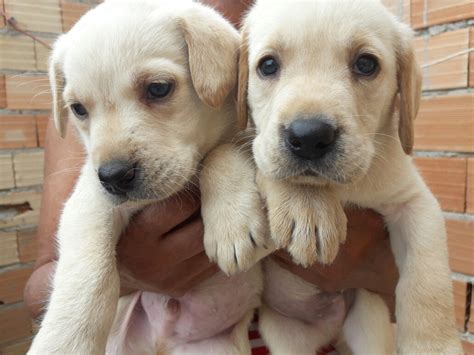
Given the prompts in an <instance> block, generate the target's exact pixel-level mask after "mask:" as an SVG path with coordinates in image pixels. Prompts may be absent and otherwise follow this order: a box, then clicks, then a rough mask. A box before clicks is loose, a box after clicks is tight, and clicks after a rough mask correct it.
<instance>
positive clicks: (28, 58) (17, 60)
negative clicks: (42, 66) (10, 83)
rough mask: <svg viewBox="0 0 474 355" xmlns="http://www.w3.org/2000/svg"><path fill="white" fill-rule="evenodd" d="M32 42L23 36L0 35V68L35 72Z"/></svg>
mask: <svg viewBox="0 0 474 355" xmlns="http://www.w3.org/2000/svg"><path fill="white" fill-rule="evenodd" d="M34 48H35V47H34V44H33V40H32V39H31V38H29V37H27V36H24V35H18V34H15V35H7V34H1V35H0V52H1V53H2V55H1V56H0V68H2V69H13V70H35V68H36V61H35V49H34Z"/></svg>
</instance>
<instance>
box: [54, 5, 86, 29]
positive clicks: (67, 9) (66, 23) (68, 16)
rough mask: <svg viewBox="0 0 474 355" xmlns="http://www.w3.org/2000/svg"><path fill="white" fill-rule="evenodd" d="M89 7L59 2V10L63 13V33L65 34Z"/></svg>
mask: <svg viewBox="0 0 474 355" xmlns="http://www.w3.org/2000/svg"><path fill="white" fill-rule="evenodd" d="M89 9H90V6H89V5H87V4H81V3H77V2H70V1H64V0H62V1H61V10H62V13H63V31H64V32H67V31H69V30H70V29H71V27H72V26H73V25H74V24H75V23H76V22H77V20H79V18H80V17H81V16H82V15H84V14H85V13H86V12H87V11H88V10H89Z"/></svg>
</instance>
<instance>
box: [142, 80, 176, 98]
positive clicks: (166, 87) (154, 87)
mask: <svg viewBox="0 0 474 355" xmlns="http://www.w3.org/2000/svg"><path fill="white" fill-rule="evenodd" d="M172 88H173V83H171V82H168V81H160V82H157V83H151V84H149V85H148V86H147V88H146V97H147V99H148V100H158V99H162V98H164V97H166V96H168V95H169V93H170V92H171V89H172Z"/></svg>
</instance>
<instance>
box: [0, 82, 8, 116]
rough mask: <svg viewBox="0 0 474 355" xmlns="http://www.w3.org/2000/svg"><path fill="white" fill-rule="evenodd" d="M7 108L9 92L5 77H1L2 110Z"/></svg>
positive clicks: (0, 103)
mask: <svg viewBox="0 0 474 355" xmlns="http://www.w3.org/2000/svg"><path fill="white" fill-rule="evenodd" d="M5 107H7V90H6V89H5V75H0V108H5Z"/></svg>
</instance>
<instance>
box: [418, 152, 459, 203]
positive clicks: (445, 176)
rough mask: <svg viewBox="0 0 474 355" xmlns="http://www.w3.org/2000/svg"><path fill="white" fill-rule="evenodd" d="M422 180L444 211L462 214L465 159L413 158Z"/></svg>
mask: <svg viewBox="0 0 474 355" xmlns="http://www.w3.org/2000/svg"><path fill="white" fill-rule="evenodd" d="M415 163H416V166H417V167H418V169H419V170H420V173H421V175H422V176H423V179H424V180H425V181H426V183H427V184H428V186H429V187H430V189H431V191H432V192H433V194H434V195H435V196H436V198H437V199H438V201H439V203H440V205H441V208H442V209H443V210H444V211H454V212H464V204H465V196H464V192H465V189H466V174H467V162H466V158H420V157H418V158H415Z"/></svg>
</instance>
